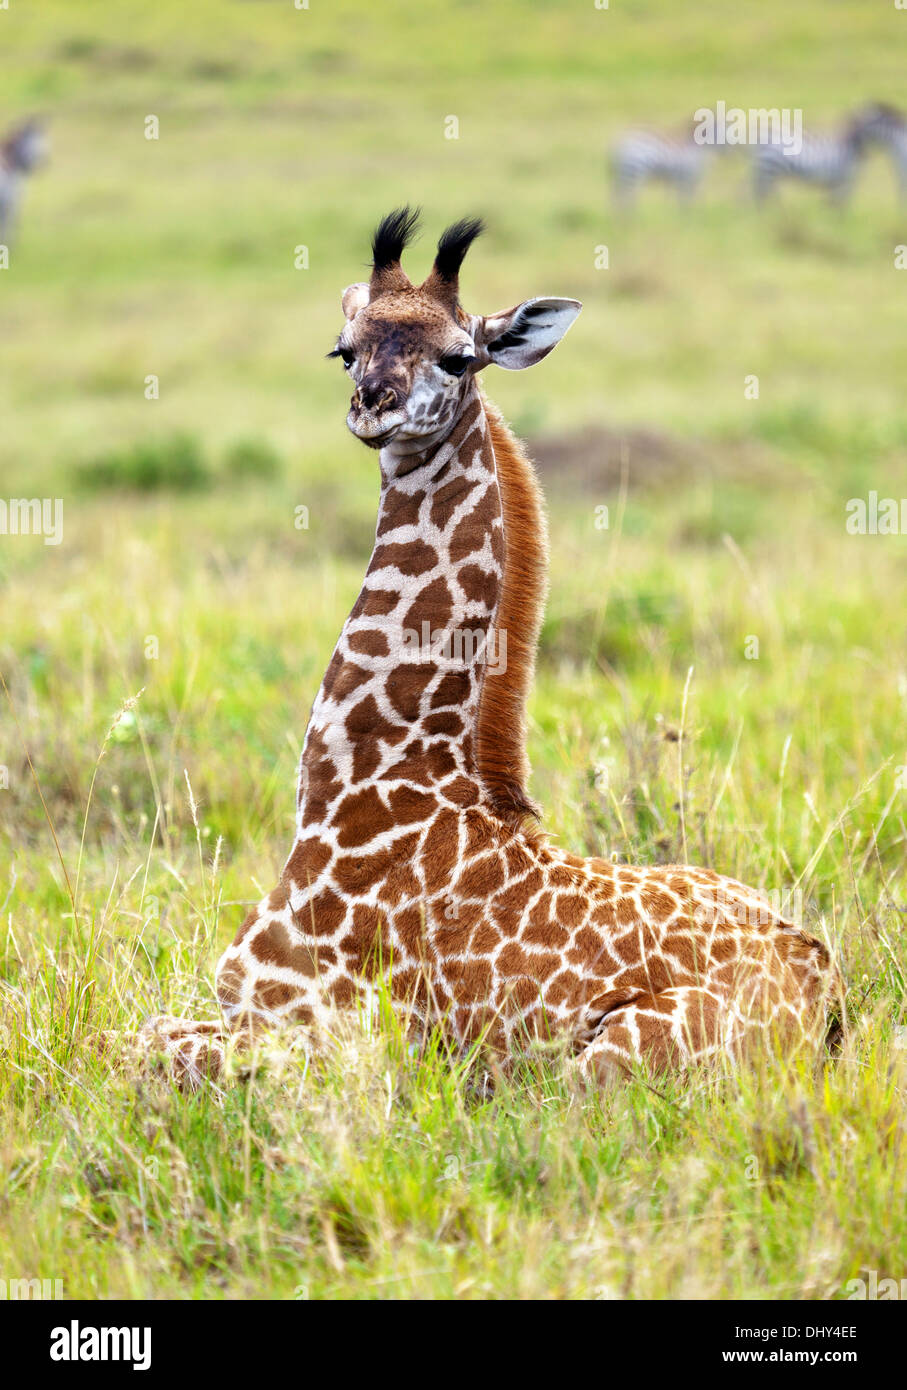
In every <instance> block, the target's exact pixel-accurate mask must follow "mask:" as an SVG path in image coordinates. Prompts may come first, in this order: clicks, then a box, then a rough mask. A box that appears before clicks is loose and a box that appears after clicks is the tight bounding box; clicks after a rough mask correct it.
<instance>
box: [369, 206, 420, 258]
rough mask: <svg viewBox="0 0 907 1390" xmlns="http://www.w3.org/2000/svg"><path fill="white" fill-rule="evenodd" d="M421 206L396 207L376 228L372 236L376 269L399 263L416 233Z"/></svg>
mask: <svg viewBox="0 0 907 1390" xmlns="http://www.w3.org/2000/svg"><path fill="white" fill-rule="evenodd" d="M420 211H421V210H420V209H419V208H408V207H405V208H395V209H394V211H393V212H389V213H388V215H387V217H385V218H383V219H382V220H381V221H380V222H379V223H378V226H377V227H376V228H375V235H374V236H373V237H372V261H373V263H374V267H375V269H376V270H385V269H386V268H387V267H388V266H391V265H397V264H398V263H399V260H400V257H401V256H402V255H403V252H404V249H405V248H406V247H407V246H408V245H409V243H410V242H411V241H412V239H413V237H414V236H415V235H416V230H417V228H418V226H419V216H420Z"/></svg>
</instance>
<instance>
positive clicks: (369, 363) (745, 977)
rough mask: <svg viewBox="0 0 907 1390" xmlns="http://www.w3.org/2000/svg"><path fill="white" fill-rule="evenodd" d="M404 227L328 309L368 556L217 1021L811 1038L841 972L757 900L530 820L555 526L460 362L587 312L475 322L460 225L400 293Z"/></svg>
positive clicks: (557, 303)
mask: <svg viewBox="0 0 907 1390" xmlns="http://www.w3.org/2000/svg"><path fill="white" fill-rule="evenodd" d="M413 222H414V219H413V217H412V216H411V215H410V214H408V213H407V212H406V211H405V210H404V211H403V212H401V213H396V214H392V215H391V217H389V218H386V219H385V221H384V222H383V223H382V224H381V226H380V227H379V229H378V231H377V232H376V235H375V240H374V245H373V251H374V270H373V273H372V278H371V282H370V284H369V285H356V286H351V287H350V288H349V289H348V290H347V291H346V293H345V294H344V310H345V314H346V324H345V327H344V330H343V332H342V334H341V336H340V339H339V341H338V345H337V348H336V349H335V354H336V355H339V356H341V357H342V358H343V360H344V363H345V365H346V366H347V368H348V370H349V371H350V373H351V375H352V377H353V380H354V382H355V392H354V395H353V398H352V403H351V409H350V415H349V417H348V424H349V426H350V428H351V429H352V430H353V432H354V433H355V434H357V435H358V436H359V437H360V438H363V439H364V440H365V442H367V443H369V444H371V445H372V446H373V447H379V448H380V449H381V455H380V463H381V499H380V504H379V511H378V523H377V532H376V539H375V547H374V551H373V553H372V557H371V560H370V562H369V566H368V569H367V571H366V575H365V581H364V583H363V587H362V591H361V593H360V595H359V597H358V599H357V601H356V603H355V605H354V607H353V610H352V612H351V614H350V616H349V618H348V619H347V621H346V623H345V624H344V627H343V630H342V632H341V634H340V639H339V641H338V643H337V646H336V649H335V651H334V655H333V657H332V659H331V662H330V665H329V666H328V670H327V673H326V675H325V678H324V680H323V682H322V685H321V689H320V690H319V692H318V696H317V698H316V700H315V704H314V707H313V710H312V715H311V719H310V722H309V726H308V731H307V733H306V738H305V744H304V748H303V753H302V759H301V768H300V778H299V790H298V798H297V827H296V839H295V843H294V845H293V848H292V851H291V853H290V856H289V858H288V860H287V863H286V866H285V868H284V871H283V874H282V876H281V880H280V883H279V884H278V886H277V887H276V888H275V889H274V890H273V892H272V893H271V894H270V895H269V896H268V897H267V898H266V899H265V900H264V901H263V902H261V903H260V904H259V905H258V906H257V907H256V908H255V909H254V910H253V911H252V912H251V913H250V915H249V916H248V917H247V919H246V921H245V922H244V923H243V925H242V927H241V928H240V930H239V932H238V934H237V936H236V938H235V940H234V941H233V943H232V945H231V946H230V947H229V948H228V949H227V951H226V952H225V953H224V956H223V957H222V959H221V961H220V963H219V966H218V970H217V992H218V998H219V1002H220V1006H221V1010H222V1013H223V1017H224V1020H225V1023H226V1031H227V1032H233V1033H234V1034H238V1035H240V1036H246V1035H248V1034H253V1033H258V1032H260V1031H261V1030H262V1029H265V1028H268V1027H271V1026H273V1025H281V1026H294V1027H295V1028H297V1029H303V1030H305V1031H306V1033H307V1034H311V1035H316V1034H317V1033H318V1031H319V1029H320V1028H322V1027H325V1026H329V1024H330V1019H331V1017H332V1016H333V1014H334V1011H335V1010H337V1009H338V1008H341V1009H346V1008H350V1007H352V1006H355V1007H362V1006H363V1005H364V1006H365V1007H366V1008H369V1007H371V1000H372V997H373V995H372V991H373V989H374V986H375V983H376V981H377V980H378V979H379V978H380V979H381V980H382V981H383V985H384V988H385V989H386V990H387V992H388V993H389V995H390V997H391V999H392V1001H393V1004H394V1007H395V1008H396V1009H397V1010H398V1011H399V1014H400V1016H401V1018H402V1019H403V1021H404V1023H405V1026H406V1027H407V1028H409V1029H413V1030H420V1029H426V1028H430V1027H434V1026H437V1027H442V1028H444V1029H446V1030H447V1032H448V1034H449V1036H450V1037H451V1038H452V1040H453V1041H454V1043H455V1045H461V1046H464V1047H465V1046H466V1045H468V1044H470V1043H474V1042H476V1041H478V1040H480V1039H484V1041H485V1043H486V1045H487V1046H488V1047H489V1048H490V1049H492V1050H493V1051H494V1052H496V1053H497V1054H499V1055H500V1056H501V1057H502V1058H504V1059H506V1058H508V1057H510V1056H511V1055H512V1054H513V1052H514V1051H515V1049H517V1048H518V1047H519V1046H521V1045H522V1043H523V1042H524V1041H525V1040H528V1039H531V1038H534V1037H540V1036H543V1037H548V1036H562V1037H564V1038H565V1039H566V1040H567V1041H568V1042H569V1044H570V1045H571V1047H572V1049H573V1050H574V1051H575V1052H576V1053H577V1064H578V1065H579V1067H580V1069H581V1070H583V1071H584V1072H586V1073H588V1074H590V1075H592V1076H596V1077H598V1078H600V1079H607V1078H610V1077H614V1076H619V1075H622V1074H623V1073H624V1072H626V1070H627V1069H629V1068H631V1067H632V1066H633V1064H634V1063H636V1062H638V1061H642V1062H644V1063H646V1064H647V1065H648V1066H650V1067H652V1068H655V1069H659V1068H665V1067H671V1066H676V1065H683V1064H685V1063H686V1062H689V1061H691V1060H694V1059H699V1058H703V1057H708V1056H711V1055H714V1054H716V1053H725V1054H727V1055H731V1056H737V1055H738V1054H739V1053H740V1051H741V1049H742V1048H743V1047H744V1046H745V1045H746V1044H747V1042H748V1041H749V1040H750V1039H754V1038H758V1037H764V1036H765V1035H766V1033H768V1032H771V1033H773V1034H777V1035H778V1037H779V1038H780V1039H781V1040H782V1041H783V1042H784V1043H785V1044H787V1045H792V1044H794V1043H795V1042H798V1041H801V1040H803V1039H808V1040H810V1041H814V1040H816V1039H818V1038H819V1037H820V1036H821V1033H822V1031H823V1029H824V1027H825V1016H826V1007H827V1003H828V1000H829V995H830V993H831V992H832V990H833V989H835V988H836V987H837V983H838V977H837V974H836V971H835V969H834V967H833V965H832V964H831V961H830V956H829V952H828V950H827V949H826V947H825V946H824V945H823V944H822V943H820V942H819V941H817V940H815V939H813V938H812V937H810V936H807V935H806V934H805V933H804V932H802V931H801V930H799V929H798V928H797V927H796V926H795V925H794V924H793V923H790V922H787V921H785V920H783V919H782V918H780V917H779V916H777V915H776V914H775V913H774V912H772V911H771V909H770V908H769V907H768V905H767V903H766V901H765V899H764V898H763V897H762V895H761V894H759V893H758V892H756V891H754V890H752V889H749V888H747V887H745V886H744V885H742V884H740V883H737V882H735V881H733V880H731V879H728V878H723V877H720V876H719V875H717V874H714V873H711V872H710V871H708V870H705V869H698V868H689V867H681V866H670V867H657V868H655V867H641V868H632V867H628V866H624V865H615V864H612V863H611V862H609V861H608V860H605V859H586V860H584V859H580V858H578V857H576V856H574V855H571V854H567V853H564V852H562V851H561V850H558V849H555V848H552V847H551V846H550V845H549V844H547V843H546V840H545V838H544V836H543V835H542V834H541V833H540V831H539V830H538V828H537V823H536V814H537V812H536V808H535V806H534V805H533V803H532V801H531V799H530V797H529V794H528V791H527V787H526V782H527V776H528V766H527V762H526V753H525V703H526V696H527V693H528V690H529V686H530V683H531V679H532V670H533V663H534V657H535V649H536V643H537V637H538V629H539V624H540V620H541V611H542V603H543V598H544V589H545V575H546V568H547V553H546V545H547V542H546V528H545V522H544V514H543V510H542V505H541V498H540V493H539V489H538V485H537V483H536V479H535V475H534V472H533V469H532V466H531V464H530V463H529V462H528V460H527V458H526V456H525V454H524V453H523V452H522V450H521V449H520V447H519V445H518V444H517V442H516V441H515V440H514V438H513V436H512V435H511V433H510V432H509V430H508V428H507V426H506V425H505V424H504V422H503V421H502V419H501V418H500V416H499V415H498V414H497V412H496V411H495V409H494V408H493V407H492V406H491V405H490V404H489V402H488V401H486V400H485V398H484V396H483V395H482V393H481V391H480V388H479V385H478V381H477V377H476V373H477V372H478V371H479V370H480V369H481V368H482V367H483V366H485V365H488V364H489V363H492V362H495V363H497V364H499V365H501V366H504V367H507V368H509V369H516V368H522V367H526V366H530V365H532V364H533V363H534V362H536V361H538V360H540V359H541V358H542V357H544V356H545V355H546V354H547V353H548V352H549V351H550V350H551V349H552V348H553V347H554V346H555V344H556V343H557V342H558V341H559V339H560V338H561V337H562V336H563V334H564V332H565V331H566V329H567V328H568V327H569V325H570V323H571V322H572V321H573V319H574V318H575V317H576V315H577V314H578V312H579V309H580V305H579V304H578V303H576V301H574V300H560V299H550V298H544V299H533V300H528V301H526V302H525V303H524V304H521V305H518V306H516V307H515V308H514V309H511V310H508V311H506V312H504V313H501V314H496V315H492V316H490V317H487V318H481V317H473V316H469V315H467V314H465V313H464V311H463V310H462V308H461V307H460V305H459V297H458V272H459V268H460V264H461V262H462V259H463V256H464V254H465V252H466V250H467V248H468V246H469V245H470V243H471V241H472V240H473V238H474V237H475V235H476V234H477V232H478V231H479V225H478V224H477V223H460V224H457V225H456V226H455V227H453V228H451V229H450V230H449V231H448V232H447V233H445V236H444V237H443V238H442V239H441V242H440V243H439V248H438V255H437V258H436V261H435V265H434V267H433V270H432V273H431V275H430V276H429V278H428V280H427V281H426V282H425V283H424V284H423V285H422V286H420V287H418V288H416V287H413V286H412V285H411V284H410V282H409V280H408V279H407V278H406V276H405V275H404V273H403V271H402V269H401V267H400V257H401V253H402V250H403V248H404V246H405V245H406V243H407V241H408V239H409V237H410V236H411V234H412V231H413ZM143 1037H144V1041H145V1043H146V1045H147V1046H149V1047H151V1046H153V1047H157V1048H163V1049H164V1050H165V1051H166V1052H167V1053H168V1054H169V1056H170V1058H171V1059H172V1061H173V1064H174V1066H175V1069H176V1070H177V1072H179V1073H180V1074H181V1075H182V1076H183V1078H184V1079H187V1080H188V1081H189V1083H190V1084H194V1083H195V1082H197V1080H198V1079H199V1078H200V1077H201V1076H202V1075H203V1074H205V1072H206V1071H209V1072H210V1071H215V1072H216V1071H218V1070H219V1068H220V1065H221V1062H222V1047H223V1035H222V1033H221V1030H220V1028H219V1026H218V1025H201V1026H200V1025H196V1024H194V1023H193V1022H192V1021H190V1020H182V1019H157V1020H152V1021H151V1022H150V1023H149V1024H148V1025H146V1028H145V1030H144V1033H143Z"/></svg>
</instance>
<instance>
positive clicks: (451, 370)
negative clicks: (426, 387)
mask: <svg viewBox="0 0 907 1390" xmlns="http://www.w3.org/2000/svg"><path fill="white" fill-rule="evenodd" d="M475 360H476V359H475V358H474V357H461V356H460V355H459V354H457V356H456V357H442V358H441V361H440V362H439V363H438V366H439V367H440V368H441V371H442V372H446V373H447V375H448V376H462V375H463V373H464V372H465V371H466V369H467V367H469V366H471V365H472V363H473V362H474V361H475Z"/></svg>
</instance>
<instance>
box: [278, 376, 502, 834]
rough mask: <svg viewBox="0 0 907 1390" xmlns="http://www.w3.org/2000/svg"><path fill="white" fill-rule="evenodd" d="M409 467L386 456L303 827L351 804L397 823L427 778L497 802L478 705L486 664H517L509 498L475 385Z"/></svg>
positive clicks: (454, 791)
mask: <svg viewBox="0 0 907 1390" xmlns="http://www.w3.org/2000/svg"><path fill="white" fill-rule="evenodd" d="M395 466H396V470H397V471H392V469H393V468H394V467H395ZM403 468H404V470H405V471H402V472H401V471H400V460H396V459H387V458H386V457H385V455H384V454H382V486H381V498H380V502H379V508H378V523H377V529H376V537H375V547H374V550H373V552H372V557H371V560H370V562H369V565H368V569H367V571H366V575H365V581H364V583H363V586H362V590H361V592H360V594H359V597H358V599H357V600H356V603H355V604H354V606H353V609H352V612H351V613H350V616H349V617H348V618H347V620H346V622H345V624H344V626H343V629H342V631H341V634H340V638H339V640H338V642H337V646H336V648H335V650H334V655H333V657H332V659H331V662H330V665H329V667H328V670H327V672H326V674H325V677H324V680H323V682H322V684H321V689H320V690H319V692H318V695H317V698H316V700H315V703H314V706H313V708H312V715H311V719H310V721H309V727H308V730H307V732H306V738H305V744H304V747H303V753H302V760H301V766H300V781H299V791H298V797H297V830H298V834H299V835H300V837H301V836H303V835H307V834H309V833H310V832H311V830H312V829H314V828H315V827H316V826H319V827H326V826H330V825H336V824H337V823H338V821H343V820H346V819H348V818H349V814H350V813H351V812H353V813H355V815H357V816H361V818H362V819H363V822H365V821H366V820H369V821H370V823H372V824H375V823H378V824H381V823H384V822H385V821H389V823H399V820H400V819H401V817H404V816H405V815H406V814H408V812H407V811H406V807H407V805H410V804H411V806H412V808H415V807H416V806H417V805H418V804H419V800H418V798H419V796H420V795H422V793H421V792H419V793H417V792H416V791H415V790H413V789H416V788H418V789H421V788H425V789H426V792H427V791H428V789H440V791H441V794H442V795H443V796H445V797H447V798H449V799H452V800H453V801H455V802H456V804H460V805H468V804H477V803H480V802H482V801H487V800H488V798H487V795H486V793H485V791H484V788H483V787H482V783H481V778H480V773H479V766H478V759H477V741H478V740H477V731H478V720H479V707H480V701H481V694H482V687H483V684H484V682H485V679H486V672H487V671H488V670H497V669H500V667H502V666H503V665H504V664H505V663H506V643H507V636H508V635H507V634H504V633H500V634H499V633H498V632H497V631H496V628H495V624H494V619H495V615H496V613H497V610H498V607H499V602H500V598H501V593H502V588H503V580H504V534H503V508H502V502H501V491H500V488H499V486H498V480H497V475H496V471H495V456H494V450H493V447H492V441H491V431H490V428H489V424H488V420H487V417H486V414H485V410H484V406H483V401H482V398H481V396H480V394H479V390H478V387H477V386H476V385H475V383H474V382H470V384H469V385H468V386H467V389H466V392H465V394H464V400H463V406H462V409H461V411H460V414H459V417H458V419H457V422H456V424H455V426H454V428H453V430H452V431H451V433H450V434H449V436H448V437H447V439H446V440H444V442H443V443H441V444H440V445H437V446H436V447H434V448H433V449H431V450H430V451H428V453H426V454H425V455H410V456H409V457H408V458H407V459H406V460H404V461H403ZM388 808H389V809H388ZM391 818H394V819H393V821H391ZM363 828H364V825H363Z"/></svg>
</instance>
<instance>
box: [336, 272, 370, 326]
mask: <svg viewBox="0 0 907 1390" xmlns="http://www.w3.org/2000/svg"><path fill="white" fill-rule="evenodd" d="M368 301H369V288H368V285H367V284H366V283H365V282H364V281H360V282H359V283H358V284H357V285H347V287H346V289H345V290H344V291H343V298H342V299H341V301H340V303H341V304H342V306H343V312H344V313H345V314H346V316H347V318H348V319H354V318H355V317H356V315H357V314H358V313H359V310H360V309H364V308H365V306H366V304H367V303H368Z"/></svg>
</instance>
